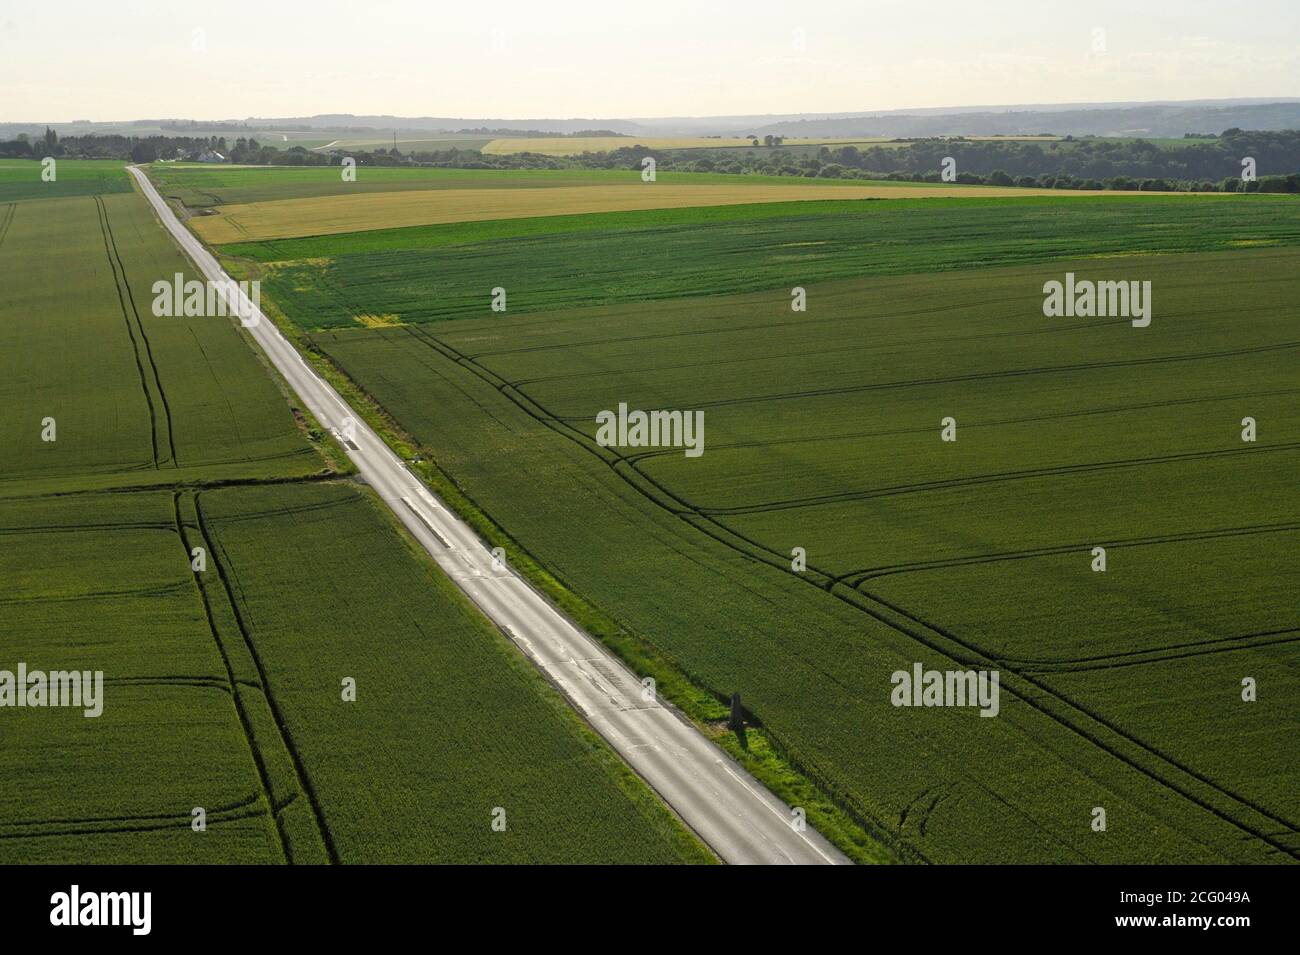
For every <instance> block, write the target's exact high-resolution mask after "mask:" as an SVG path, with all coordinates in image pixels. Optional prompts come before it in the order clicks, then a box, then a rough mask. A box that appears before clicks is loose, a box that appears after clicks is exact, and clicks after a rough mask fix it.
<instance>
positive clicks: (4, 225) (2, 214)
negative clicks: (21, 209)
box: [0, 202, 18, 247]
mask: <svg viewBox="0 0 1300 955" xmlns="http://www.w3.org/2000/svg"><path fill="white" fill-rule="evenodd" d="M17 210H18V203H16V202H11V203H9V204H8V205H6V206H5V207H4V209H3V211H0V247H3V246H4V244H5V236H7V235H8V234H9V226H11V225H12V224H13V221H14V215H15V214H16V213H17Z"/></svg>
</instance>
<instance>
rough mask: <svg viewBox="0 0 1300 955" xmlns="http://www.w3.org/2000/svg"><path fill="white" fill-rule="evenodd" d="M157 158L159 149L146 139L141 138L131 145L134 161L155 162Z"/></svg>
mask: <svg viewBox="0 0 1300 955" xmlns="http://www.w3.org/2000/svg"><path fill="white" fill-rule="evenodd" d="M157 158H158V149H157V148H156V147H155V146H154V144H153V143H151V142H149V141H148V140H146V139H142V140H140V142H138V143H136V144H135V145H134V146H132V147H131V160H132V161H133V162H153V161H154V160H155V159H157Z"/></svg>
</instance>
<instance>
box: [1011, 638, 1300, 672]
mask: <svg viewBox="0 0 1300 955" xmlns="http://www.w3.org/2000/svg"><path fill="white" fill-rule="evenodd" d="M1297 634H1300V627H1287V628H1285V629H1281V630H1261V631H1259V632H1258V633H1243V634H1238V635H1237V636H1233V637H1211V638H1210V639H1208V640H1200V641H1197V642H1195V643H1175V644H1169V645H1168V646H1163V647H1151V648H1149V649H1146V650H1125V651H1122V652H1120V653H1111V654H1106V655H1103V656H1096V657H1080V658H1078V659H1075V660H1020V659H1016V658H1014V657H1002V658H1000V659H999V662H1004V661H1005V662H1007V663H1010V664H1012V665H1013V666H1015V667H1016V669H1018V670H1020V671H1021V672H1023V673H1031V674H1041V675H1043V676H1054V675H1056V674H1068V673H1087V672H1091V671H1094V670H1110V669H1114V668H1116V667H1127V666H1141V665H1143V664H1146V663H1161V662H1163V661H1165V660H1185V659H1188V658H1191V657H1204V656H1211V655H1213V654H1216V653H1233V652H1236V651H1238V650H1254V649H1256V648H1258V647H1272V646H1277V645H1279V644H1283V643H1296V642H1298V641H1300V636H1297ZM1267 638H1275V639H1267ZM1245 641H1252V642H1250V643H1247V642H1245ZM1176 650H1187V652H1186V653H1175V652H1173V651H1176ZM1135 657H1142V658H1143V659H1129V658H1135ZM1075 664H1078V665H1077V666H1076V665H1075Z"/></svg>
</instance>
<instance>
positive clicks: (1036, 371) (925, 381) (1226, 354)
mask: <svg viewBox="0 0 1300 955" xmlns="http://www.w3.org/2000/svg"><path fill="white" fill-rule="evenodd" d="M410 327H416V326H410ZM444 347H447V348H451V347H452V346H450V345H446V344H445V343H444ZM1294 348H1300V341H1289V342H1275V343H1273V344H1269V345H1256V346H1253V347H1251V348H1233V349H1227V350H1224V351H1215V352H1195V353H1192V354H1187V355H1156V356H1153V357H1151V358H1124V359H1116V360H1113V361H1093V362H1076V363H1074V364H1069V365H1042V366H1039V367H1034V368H1012V369H1006V370H1002V371H985V372H973V373H971V374H966V375H945V376H941V377H936V378H905V379H901V380H899V381H882V382H873V383H871V384H862V385H839V386H836V387H833V388H809V389H804V390H801V391H783V392H773V393H772V394H766V395H747V396H743V397H738V398H715V399H713V400H712V401H701V402H696V403H695V404H694V405H693V408H695V409H705V408H726V407H734V406H736V405H750V404H763V403H766V402H769V401H792V400H797V399H800V398H820V397H824V396H828V395H851V394H861V393H863V392H869V391H893V390H896V389H900V388H916V387H920V386H924V385H949V384H960V383H965V382H976V381H996V380H999V379H1004V378H1024V377H1032V376H1035V375H1053V374H1065V373H1070V372H1076V371H1095V370H1096V369H1098V368H1133V367H1141V366H1144V365H1163V364H1176V363H1180V362H1194V361H1204V360H1207V359H1214V358H1235V357H1238V356H1241V355H1257V354H1264V353H1267V352H1275V351H1287V350H1290V349H1294ZM462 357H463V360H464V361H465V362H468V363H470V364H472V365H473V366H474V367H482V366H480V365H478V364H477V363H476V362H474V360H473V359H471V358H468V357H464V356H462ZM485 370H486V369H485ZM489 374H491V375H492V376H493V377H495V378H498V379H500V380H501V381H505V379H503V378H501V376H500V375H497V374H496V373H495V372H489ZM506 384H509V385H511V386H513V385H514V383H513V382H506ZM529 400H530V401H531V400H533V399H531V398H530V399H529ZM539 407H540V405H539ZM547 414H548V417H551V418H553V419H554V420H556V421H561V422H564V423H569V422H572V421H583V422H585V421H587V420H589V419H588V418H585V417H572V416H563V415H555V414H553V413H551V412H547Z"/></svg>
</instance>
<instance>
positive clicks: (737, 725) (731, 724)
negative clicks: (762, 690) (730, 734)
mask: <svg viewBox="0 0 1300 955" xmlns="http://www.w3.org/2000/svg"><path fill="white" fill-rule="evenodd" d="M727 728H728V729H733V730H735V731H736V732H737V733H739V732H740V731H741V730H743V729H744V728H745V716H744V713H743V711H742V710H741V709H740V694H739V693H733V694H731V718H730V719H729V720H727Z"/></svg>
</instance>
